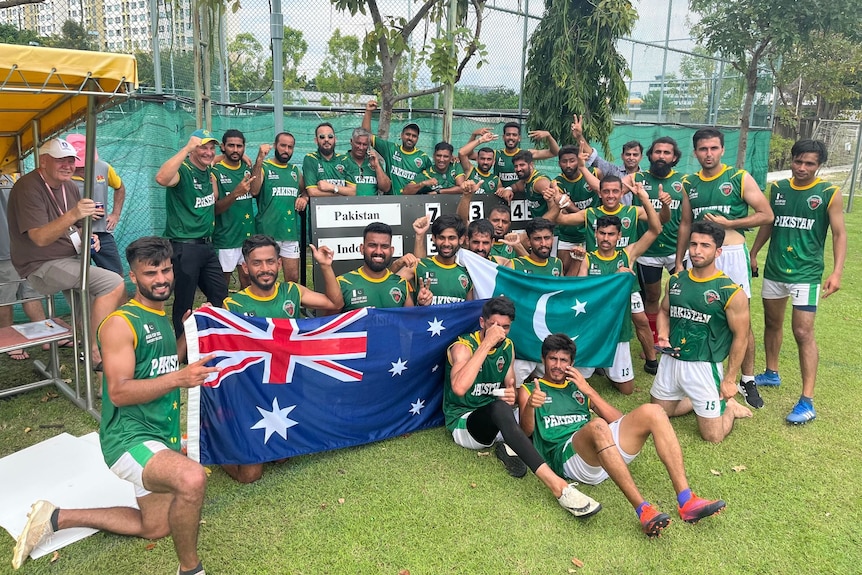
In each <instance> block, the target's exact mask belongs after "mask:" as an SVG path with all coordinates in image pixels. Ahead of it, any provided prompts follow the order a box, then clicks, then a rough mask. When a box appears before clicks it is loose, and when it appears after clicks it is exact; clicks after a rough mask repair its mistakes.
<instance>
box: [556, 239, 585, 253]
mask: <svg viewBox="0 0 862 575" xmlns="http://www.w3.org/2000/svg"><path fill="white" fill-rule="evenodd" d="M585 246H586V244H584V242H581V243H575V242H564V241H563V240H560V241H559V242H558V243H557V250H558V251H559V250H571V249H572V248H576V247H581V248H583V247H585Z"/></svg>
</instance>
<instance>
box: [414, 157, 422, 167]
mask: <svg viewBox="0 0 862 575" xmlns="http://www.w3.org/2000/svg"><path fill="white" fill-rule="evenodd" d="M413 163H414V164H416V167H417V168H421V167H422V158H414V159H413Z"/></svg>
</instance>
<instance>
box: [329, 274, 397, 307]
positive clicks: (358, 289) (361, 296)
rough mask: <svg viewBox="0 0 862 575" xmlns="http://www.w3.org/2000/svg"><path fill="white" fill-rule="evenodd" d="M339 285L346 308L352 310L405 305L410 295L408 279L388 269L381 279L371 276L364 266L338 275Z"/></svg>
mask: <svg viewBox="0 0 862 575" xmlns="http://www.w3.org/2000/svg"><path fill="white" fill-rule="evenodd" d="M336 279H337V280H338V286H339V287H340V288H341V295H342V296H343V297H344V309H343V310H342V311H351V310H354V309H359V308H362V307H404V302H405V301H406V300H407V298H408V297H410V284H409V283H408V282H407V280H406V279H404V278H402V277H401V276H399V275H396V274H394V273H392V272H390V271H389V270H386V275H385V276H383V277H382V278H380V279H374V278H370V277H368V276H367V275H365V274H364V273H362V268H359V269H357V270H353V271H352V272H348V273H346V274H344V275H341V276H338V277H337V278H336Z"/></svg>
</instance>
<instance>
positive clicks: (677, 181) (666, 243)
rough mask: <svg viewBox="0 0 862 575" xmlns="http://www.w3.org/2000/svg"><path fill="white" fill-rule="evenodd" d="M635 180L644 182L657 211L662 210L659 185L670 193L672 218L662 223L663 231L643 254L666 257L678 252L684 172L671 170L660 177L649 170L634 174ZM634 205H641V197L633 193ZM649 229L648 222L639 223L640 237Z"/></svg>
mask: <svg viewBox="0 0 862 575" xmlns="http://www.w3.org/2000/svg"><path fill="white" fill-rule="evenodd" d="M634 178H635V182H642V183H643V185H644V189H645V190H646V192H647V194H649V199H650V202H651V203H652V207H653V208H654V209H655V211H656V213H658V212H660V211H661V207H662V205H661V201H659V199H658V187H659V185H661V187H662V190H663V191H665V192H667V193H668V194H670V206H668V207H669V208H670V219H669V220H668V221H667V222H665V223H663V224H662V225H661V233H660V234H659V235H658V237H657V238H656V239H655V241H654V242H653V243H652V245H650V247H648V248H647V250H646V251H645V252H644V253H643V255H645V256H647V257H665V256H672V255H674V254H676V242H677V236H678V235H679V221H680V219H682V212H680V209H679V207H680V205H682V189H683V187H682V180H683V178H685V176H684V175H683V174H680V173H679V172H674V171H673V170H671V172H670V174H668V175H667V177H666V178H658V177H656V176H653V175H652V174H651V173H649V172H646V171H644V172H638V173H636V174H635V176H634ZM632 205H634V206H639V205H641V201H640V198H638V197H637V195H634V194H633V195H632ZM648 229H649V224H648V223H647V222H640V223H639V224H638V237H640V236H642V235H644V234H645V233H646V232H647V230H648Z"/></svg>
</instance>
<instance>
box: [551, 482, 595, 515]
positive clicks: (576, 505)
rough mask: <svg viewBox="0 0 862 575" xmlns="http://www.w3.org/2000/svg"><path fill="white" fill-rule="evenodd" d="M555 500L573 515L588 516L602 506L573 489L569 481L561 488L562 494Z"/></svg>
mask: <svg viewBox="0 0 862 575" xmlns="http://www.w3.org/2000/svg"><path fill="white" fill-rule="evenodd" d="M557 502H558V503H559V504H560V505H561V506H562V507H563V509H565V510H566V511H568V512H569V513H571V514H572V515H574V516H575V517H589V516H591V515H595V514H596V513H598V512H599V511H600V510H601V508H602V504H601V503H599V502H598V501H596V500H595V499H593V498H592V497H587V496H586V495H584V494H583V493H581V492H580V491H578V490H577V489H575V484H574V483H569V484H568V485H567V486H566V488H565V489H563V494H562V495H560V497H559V498H558V499H557Z"/></svg>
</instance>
